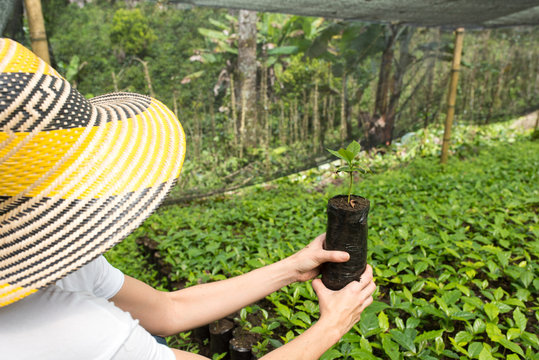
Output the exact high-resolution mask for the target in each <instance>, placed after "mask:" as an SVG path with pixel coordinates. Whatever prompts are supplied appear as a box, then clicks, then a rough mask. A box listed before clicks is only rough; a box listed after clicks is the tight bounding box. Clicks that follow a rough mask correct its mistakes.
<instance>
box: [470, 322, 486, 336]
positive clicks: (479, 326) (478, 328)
mask: <svg viewBox="0 0 539 360" xmlns="http://www.w3.org/2000/svg"><path fill="white" fill-rule="evenodd" d="M485 329H486V325H485V322H484V321H483V320H481V319H475V321H474V323H473V326H472V331H473V333H474V334H476V335H477V334H481V333H482V332H484V331H485Z"/></svg>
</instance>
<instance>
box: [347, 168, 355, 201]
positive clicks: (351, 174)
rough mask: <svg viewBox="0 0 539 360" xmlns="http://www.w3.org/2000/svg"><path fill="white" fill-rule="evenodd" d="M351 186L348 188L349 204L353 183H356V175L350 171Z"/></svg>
mask: <svg viewBox="0 0 539 360" xmlns="http://www.w3.org/2000/svg"><path fill="white" fill-rule="evenodd" d="M349 174H350V185H349V186H348V204H350V194H351V193H352V183H353V181H354V173H353V172H351V171H350V173H349Z"/></svg>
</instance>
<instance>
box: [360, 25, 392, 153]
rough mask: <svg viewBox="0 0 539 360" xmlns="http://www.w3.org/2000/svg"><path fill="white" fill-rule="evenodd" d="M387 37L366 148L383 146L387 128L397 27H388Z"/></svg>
mask: <svg viewBox="0 0 539 360" xmlns="http://www.w3.org/2000/svg"><path fill="white" fill-rule="evenodd" d="M388 29H389V31H388V36H387V39H386V44H385V47H384V51H383V52H382V61H381V63H380V71H379V73H378V85H377V87H376V99H375V102H374V113H373V116H372V117H371V119H370V121H369V130H368V135H369V136H368V138H367V147H368V148H372V147H376V146H378V145H380V144H384V143H385V141H384V138H385V136H386V135H385V134H386V130H385V129H386V126H387V119H386V117H387V111H388V107H389V91H390V87H391V81H392V79H391V65H392V63H393V58H394V46H395V40H396V38H397V35H398V32H399V31H398V29H399V27H398V26H393V25H390V26H389V27H388Z"/></svg>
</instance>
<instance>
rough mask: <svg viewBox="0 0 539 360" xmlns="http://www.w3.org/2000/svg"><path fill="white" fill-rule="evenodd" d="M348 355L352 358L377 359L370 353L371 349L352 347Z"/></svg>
mask: <svg viewBox="0 0 539 360" xmlns="http://www.w3.org/2000/svg"><path fill="white" fill-rule="evenodd" d="M349 356H351V357H352V358H353V359H365V360H378V358H377V357H376V356H374V355H373V354H372V351H367V350H364V349H358V348H354V349H352V351H350V353H349Z"/></svg>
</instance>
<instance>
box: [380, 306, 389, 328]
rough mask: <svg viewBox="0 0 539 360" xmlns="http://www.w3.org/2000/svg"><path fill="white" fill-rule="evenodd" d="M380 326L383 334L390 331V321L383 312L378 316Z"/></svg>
mask: <svg viewBox="0 0 539 360" xmlns="http://www.w3.org/2000/svg"><path fill="white" fill-rule="evenodd" d="M378 326H379V327H380V329H382V331H383V332H386V331H387V330H389V319H388V317H387V315H386V314H385V313H384V312H383V311H381V312H380V313H379V314H378Z"/></svg>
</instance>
